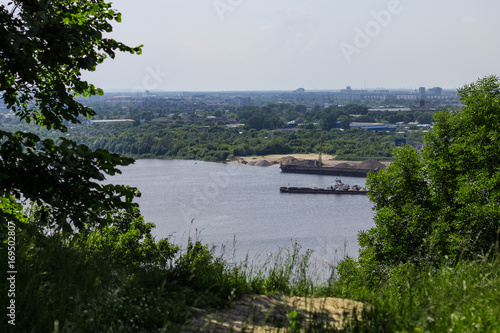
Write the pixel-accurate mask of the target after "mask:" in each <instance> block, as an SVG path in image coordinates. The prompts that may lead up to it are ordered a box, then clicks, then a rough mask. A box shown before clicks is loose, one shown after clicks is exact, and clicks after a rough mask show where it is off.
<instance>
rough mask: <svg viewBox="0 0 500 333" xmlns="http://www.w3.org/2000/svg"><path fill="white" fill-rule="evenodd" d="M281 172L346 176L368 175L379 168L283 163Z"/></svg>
mask: <svg viewBox="0 0 500 333" xmlns="http://www.w3.org/2000/svg"><path fill="white" fill-rule="evenodd" d="M280 168H281V172H287V173H305V174H315V175H328V176H344V177H366V176H367V175H368V173H370V172H377V171H378V170H379V169H378V168H375V169H364V168H355V167H347V168H342V167H335V166H333V167H325V166H321V165H318V166H315V165H312V166H308V165H294V164H281V165H280Z"/></svg>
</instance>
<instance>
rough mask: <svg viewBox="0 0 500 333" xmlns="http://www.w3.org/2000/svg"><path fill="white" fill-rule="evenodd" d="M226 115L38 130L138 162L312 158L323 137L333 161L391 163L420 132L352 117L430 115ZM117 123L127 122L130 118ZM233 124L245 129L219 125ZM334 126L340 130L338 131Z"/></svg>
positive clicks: (297, 109)
mask: <svg viewBox="0 0 500 333" xmlns="http://www.w3.org/2000/svg"><path fill="white" fill-rule="evenodd" d="M113 110H115V111H116V113H115V114H114V115H115V116H118V115H119V112H120V110H122V108H120V107H118V106H117V105H116V106H115V107H114V108H113ZM226 113H229V114H228V115H225V117H221V114H220V113H217V115H213V116H212V117H209V118H207V116H204V117H203V118H201V117H199V118H198V116H197V115H196V113H192V114H191V115H187V116H186V115H185V114H183V117H181V116H180V115H179V114H174V115H172V116H170V117H169V118H168V119H166V120H164V121H154V119H152V120H150V121H148V122H147V121H145V120H144V119H135V120H134V121H130V122H117V123H92V124H88V123H85V124H76V125H72V126H69V131H68V132H67V133H60V132H48V131H43V130H38V134H39V135H41V136H42V137H48V136H49V133H50V137H52V138H57V137H59V136H65V137H66V138H68V139H72V140H75V141H76V142H78V143H84V144H86V145H88V146H89V147H90V148H91V149H106V150H109V151H110V152H116V153H120V154H125V155H130V156H134V157H138V158H180V159H198V160H205V161H225V160H227V159H232V158H236V157H239V156H251V155H267V154H297V153H311V152H312V153H316V152H319V146H320V141H321V138H322V139H323V152H324V153H326V154H331V155H336V156H337V159H340V160H363V159H367V158H374V159H378V160H389V159H391V156H392V155H391V152H392V150H393V149H394V146H395V139H396V138H403V137H409V138H411V141H412V142H420V141H421V140H422V133H421V132H420V131H412V132H408V133H406V135H401V134H396V133H394V132H389V133H388V132H368V131H366V130H361V129H354V128H353V129H350V126H349V124H350V122H351V120H352V119H353V116H352V115H354V114H356V115H358V116H357V117H356V120H357V121H369V120H370V121H371V120H373V121H377V122H381V121H384V120H383V119H385V118H391V119H392V118H394V119H393V120H399V118H398V117H401V118H402V119H403V120H402V121H404V120H415V117H417V118H422V117H424V116H425V117H427V116H429V117H430V116H431V112H418V113H417V112H368V108H367V107H366V106H363V105H350V106H346V107H343V108H340V107H328V108H324V109H320V108H316V109H312V110H307V109H306V108H305V107H304V106H302V105H298V106H293V107H291V106H289V105H279V104H271V105H269V106H266V107H262V108H259V107H253V106H245V107H240V108H237V109H235V110H234V112H232V113H231V112H226ZM120 116H125V118H126V117H127V116H130V115H120ZM155 116H157V115H155ZM216 116H219V117H216ZM214 117H215V118H214ZM376 117H377V118H376ZM110 118H115V119H116V118H119V117H110ZM156 119H158V118H156ZM197 119H198V120H199V121H198V120H197ZM234 120H235V121H237V122H238V123H242V124H244V126H240V127H234V128H229V127H226V126H224V125H226V124H228V123H229V122H230V121H233V122H234ZM292 120H294V121H295V124H301V125H300V126H298V127H297V128H290V127H291V125H292V124H288V122H290V121H292ZM338 122H340V123H338ZM339 125H340V127H342V128H343V130H340V129H339V128H338V127H339ZM293 126H297V125H293ZM4 127H6V128H7V129H8V130H10V131H17V130H21V131H23V130H28V129H29V130H30V131H35V129H34V128H31V126H29V125H26V124H18V125H8V126H4Z"/></svg>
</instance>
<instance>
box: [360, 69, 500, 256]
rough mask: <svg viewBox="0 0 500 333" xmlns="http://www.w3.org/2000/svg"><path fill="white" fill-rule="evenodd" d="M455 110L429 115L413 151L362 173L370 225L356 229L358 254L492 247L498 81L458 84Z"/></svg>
mask: <svg viewBox="0 0 500 333" xmlns="http://www.w3.org/2000/svg"><path fill="white" fill-rule="evenodd" d="M458 93H459V96H460V97H461V101H462V103H463V104H464V105H465V106H464V107H463V108H461V109H460V110H459V111H450V110H446V111H443V112H440V113H438V114H437V116H436V122H435V127H434V130H433V131H431V132H429V133H428V135H427V136H426V138H425V143H426V146H425V147H424V148H423V149H422V151H421V152H418V151H416V150H415V149H413V148H411V147H409V146H407V147H404V148H402V149H399V150H396V151H395V152H394V156H395V161H394V162H393V163H392V164H391V165H390V166H389V167H388V168H387V169H386V170H382V171H380V172H378V173H377V174H372V175H370V176H369V177H368V180H367V185H368V187H369V190H370V192H369V196H370V199H371V200H372V202H373V203H374V204H375V207H374V209H375V218H374V219H375V224H376V226H375V227H374V228H372V229H371V230H369V231H367V232H361V233H360V234H359V242H360V246H361V251H360V258H361V260H368V261H371V262H372V263H381V264H384V265H391V264H404V263H407V262H410V263H416V264H419V263H424V262H434V263H438V262H439V261H441V260H445V259H446V258H448V259H449V260H452V261H453V262H456V261H457V260H459V259H474V258H478V257H479V256H483V255H486V254H487V253H489V252H490V251H491V250H492V249H493V250H494V249H495V248H494V247H495V246H496V247H498V241H499V231H500V222H499V221H500V200H499V199H500V150H499V149H498V140H499V138H500V117H499V114H500V82H499V78H498V77H496V76H488V77H485V78H482V79H479V80H478V81H477V82H475V83H472V84H470V85H466V86H464V87H463V88H461V89H459V90H458Z"/></svg>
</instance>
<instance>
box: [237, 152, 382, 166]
mask: <svg viewBox="0 0 500 333" xmlns="http://www.w3.org/2000/svg"><path fill="white" fill-rule="evenodd" d="M335 157H336V156H335V155H327V154H323V155H322V162H323V165H325V166H329V167H332V166H337V165H339V164H345V163H348V164H350V165H352V166H354V167H355V166H357V165H358V164H360V163H362V161H340V160H336V159H335ZM293 159H296V160H316V159H318V154H281V155H280V154H273V155H262V156H242V157H239V158H237V159H236V160H234V161H231V162H229V163H239V164H246V165H255V166H273V165H279V164H281V163H284V164H287V163H289V162H290V161H291V160H293ZM381 163H383V164H385V165H386V166H387V165H389V164H390V163H391V162H381Z"/></svg>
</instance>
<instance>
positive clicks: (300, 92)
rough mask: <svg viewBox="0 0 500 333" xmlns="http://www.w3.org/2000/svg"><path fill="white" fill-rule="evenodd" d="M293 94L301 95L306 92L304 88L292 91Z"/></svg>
mask: <svg viewBox="0 0 500 333" xmlns="http://www.w3.org/2000/svg"><path fill="white" fill-rule="evenodd" d="M293 93H294V94H299V95H303V94H305V93H306V90H305V89H304V88H299V89H297V90H294V91H293Z"/></svg>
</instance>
